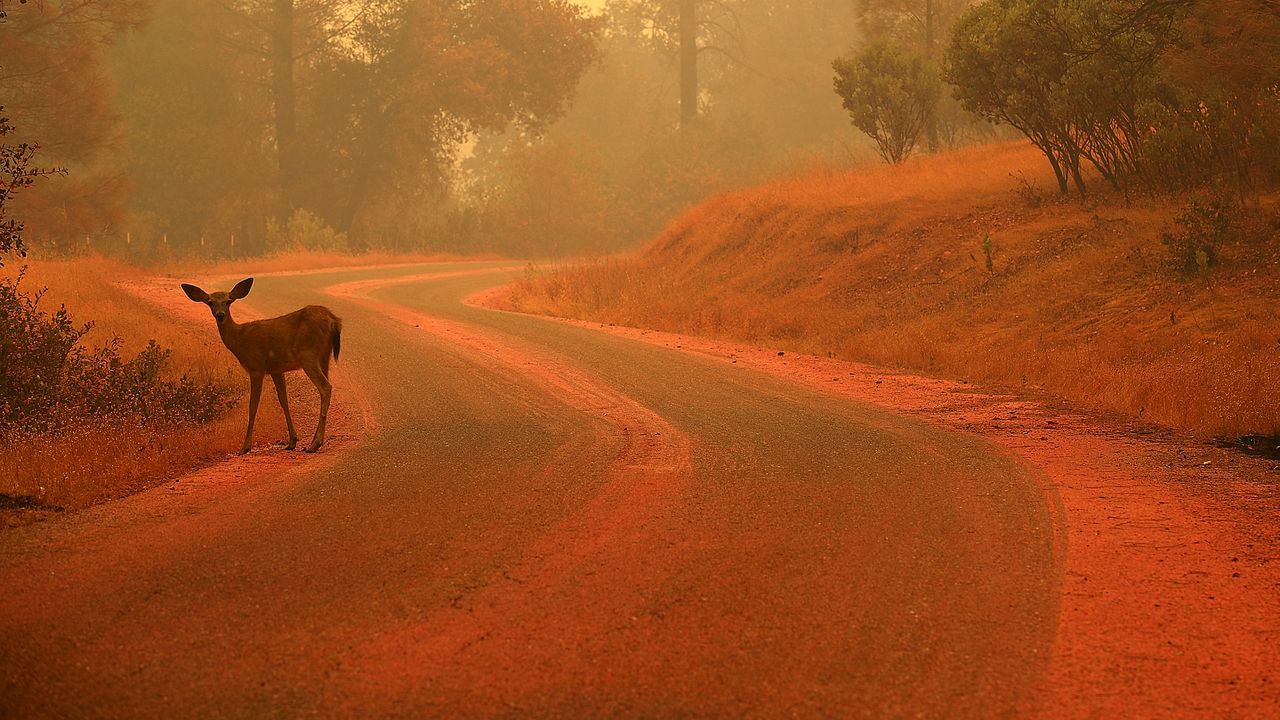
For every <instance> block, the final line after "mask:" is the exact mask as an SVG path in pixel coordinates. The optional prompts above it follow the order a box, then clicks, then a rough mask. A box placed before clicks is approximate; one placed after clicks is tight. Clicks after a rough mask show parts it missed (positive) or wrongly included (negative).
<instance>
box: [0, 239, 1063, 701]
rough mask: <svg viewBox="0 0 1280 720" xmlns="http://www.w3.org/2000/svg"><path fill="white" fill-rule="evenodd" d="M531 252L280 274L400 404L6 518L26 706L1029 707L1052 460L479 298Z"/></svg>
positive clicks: (8, 616)
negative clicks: (350, 425) (132, 491)
mask: <svg viewBox="0 0 1280 720" xmlns="http://www.w3.org/2000/svg"><path fill="white" fill-rule="evenodd" d="M507 277H509V273H508V272H507V271H504V270H502V269H500V268H497V265H496V264H494V265H489V266H485V265H475V264H456V265H438V266H431V267H422V266H418V267H412V268H379V269H370V270H356V271H351V270H349V271H342V272H333V273H312V274H305V275H297V276H276V277H264V278H260V279H259V282H258V283H257V284H256V285H255V288H254V296H253V298H252V301H253V302H254V306H255V308H256V309H258V310H259V311H261V312H264V313H266V314H276V313H280V312H285V311H288V310H291V309H293V308H296V307H297V306H299V305H302V304H307V303H315V302H322V303H323V304H327V305H329V306H330V307H331V308H333V309H334V310H335V311H336V312H337V313H338V314H339V315H340V316H342V317H343V319H344V337H343V355H342V361H341V367H340V370H339V373H338V375H337V378H336V380H335V385H336V390H335V403H343V402H347V403H350V402H352V400H351V399H350V398H347V399H345V400H344V396H343V392H344V384H343V379H344V378H350V379H352V380H357V381H358V384H359V386H360V387H361V388H362V397H361V400H362V402H364V403H367V407H368V411H369V412H370V413H371V414H372V416H373V418H374V419H375V420H376V422H371V423H369V424H368V428H369V430H368V432H367V433H365V436H364V437H362V438H360V439H359V441H358V442H353V443H350V445H349V447H348V448H347V449H345V450H342V451H340V452H339V451H329V452H327V453H326V451H322V452H321V453H320V454H319V456H317V457H316V458H303V459H300V460H298V461H297V462H291V465H290V468H291V469H290V470H288V471H287V472H267V473H258V474H257V475H255V474H254V473H253V471H252V467H253V466H252V465H251V464H246V465H244V466H243V467H244V468H245V470H244V474H243V477H242V478H241V479H239V480H237V481H235V482H229V483H225V484H216V483H206V484H204V485H197V486H196V487H195V488H194V489H189V490H187V491H186V492H184V493H183V494H181V495H175V494H174V493H173V491H172V490H171V489H166V488H163V487H162V488H157V489H156V490H153V491H151V492H147V493H143V494H141V495H138V496H135V497H133V498H130V499H128V500H124V501H120V502H116V503H111V504H108V505H104V506H100V507H98V508H95V509H93V510H91V511H87V512H84V513H80V514H77V515H75V516H72V517H69V518H65V519H62V520H59V521H57V522H50V523H43V524H38V525H33V526H29V527H25V528H19V529H16V530H13V531H9V532H7V533H5V534H4V535H3V536H0V587H3V588H4V592H3V593H0V714H2V715H3V716H5V717H124V716H129V717H212V716H218V717H277V716H278V717H297V716H319V717H351V716H388V717H395V716H401V717H424V716H425V717H431V716H449V717H456V716H468V717H489V716H519V717H599V716H622V717H688V716H734V717H738V716H745V717H776V716H800V717H849V716H872V717H883V716H933V717H975V716H977V717H990V716H998V715H1008V714H1016V713H1017V711H1018V710H1019V708H1023V707H1026V702H1027V698H1028V696H1029V695H1031V694H1034V693H1036V692H1037V688H1038V687H1039V684H1040V683H1041V682H1042V680H1043V676H1044V673H1045V668H1046V665H1047V663H1048V660H1049V656H1050V653H1051V645H1052V643H1053V640H1054V635H1055V630H1056V622H1057V617H1058V603H1059V589H1060V586H1061V581H1062V572H1063V552H1062V547H1061V540H1060V537H1061V528H1060V527H1058V526H1057V524H1056V523H1055V517H1056V514H1055V511H1054V498H1053V496H1052V494H1046V490H1045V488H1046V487H1047V485H1046V484H1045V483H1043V482H1041V479H1040V478H1038V477H1037V476H1036V474H1035V473H1034V472H1033V471H1031V470H1029V469H1028V468H1027V467H1025V466H1024V465H1021V464H1019V463H1018V462H1016V461H1014V460H1012V459H1009V458H1008V457H1007V456H1005V455H1002V454H1000V453H997V452H994V451H993V449H992V448H991V447H990V446H988V445H986V444H985V443H983V442H982V441H980V440H977V439H975V438H973V437H970V436H966V435H962V434H952V433H947V432H945V431H942V430H939V429H937V428H934V427H931V426H929V425H925V424H923V423H921V422H917V421H914V420H909V419H904V418H901V417H898V416H895V415H892V414H888V413H885V412H883V411H879V410H876V409H873V408H870V407H868V406H865V405H861V404H858V403H855V402H852V401H849V400H847V399H841V398H836V397H830V396H827V395H824V394H821V393H817V392H812V391H808V390H804V389H801V388H799V387H798V386H795V385H791V384H788V383H785V382H782V381H779V380H776V379H773V378H770V377H767V376H765V375H763V374H757V373H755V372H752V371H749V370H742V369H737V368H729V367H726V366H725V365H723V364H722V363H715V362H712V361H709V360H706V359H703V358H699V357H697V356H692V355H687V354H684V353H680V352H676V351H673V350H670V349H667V348H662V347H656V346H653V345H648V344H643V343H638V342H635V341H632V340H628V339H625V338H619V337H614V336H610V335H605V334H601V333H596V332H592V331H590V330H588V329H584V328H581V327H574V326H570V325H565V324H561V323H554V322H550V321H546V320H542V319H538V318H532V317H526V316H522V315H515V314H509V313H499V312H493V311H488V310H482V309H478V308H473V307H470V306H467V305H464V304H463V303H462V302H461V301H460V300H461V298H463V297H465V296H467V295H469V294H471V293H474V292H476V291H478V290H481V289H483V288H485V287H489V286H492V285H495V284H499V283H502V282H504V281H505V279H506V278H507ZM346 387H350V385H348V386H346ZM301 430H303V432H304V433H305V431H306V426H305V425H304V426H303V427H302V428H301ZM334 431H335V432H338V433H341V432H342V429H341V428H336V427H335V428H334ZM258 432H259V442H260V443H265V442H266V439H267V438H268V437H269V436H270V435H271V433H275V432H281V433H282V432H283V429H282V428H275V427H273V426H272V425H270V424H267V425H264V426H261V427H260V429H259V431H258ZM231 462H232V463H241V462H246V461H241V460H233V461H231ZM247 462H249V463H252V460H250V461H247ZM237 467H239V466H237Z"/></svg>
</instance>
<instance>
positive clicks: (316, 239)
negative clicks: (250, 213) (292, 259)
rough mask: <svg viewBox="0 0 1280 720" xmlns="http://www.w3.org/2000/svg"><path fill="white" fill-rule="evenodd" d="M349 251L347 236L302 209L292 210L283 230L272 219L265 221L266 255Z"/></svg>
mask: <svg viewBox="0 0 1280 720" xmlns="http://www.w3.org/2000/svg"><path fill="white" fill-rule="evenodd" d="M350 249H351V248H350V245H349V244H348V243H347V236H346V233H340V232H338V231H336V230H334V229H333V228H331V227H329V226H328V225H327V224H325V222H324V220H321V219H320V218H318V217H316V216H315V215H312V214H311V213H309V212H307V211H306V210H303V209H301V208H299V209H297V210H294V211H293V214H292V215H290V216H289V222H288V223H287V224H286V225H285V226H284V227H280V224H279V223H277V222H276V221H275V219H274V218H269V219H268V220H267V251H268V252H273V253H281V252H286V253H287V252H293V251H304V250H310V251H316V252H348V251H349V250H350Z"/></svg>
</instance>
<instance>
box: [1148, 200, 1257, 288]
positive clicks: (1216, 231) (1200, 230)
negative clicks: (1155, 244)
mask: <svg viewBox="0 0 1280 720" xmlns="http://www.w3.org/2000/svg"><path fill="white" fill-rule="evenodd" d="M1240 222H1241V219H1240V211H1239V208H1238V206H1237V205H1236V204H1235V203H1234V202H1232V201H1231V200H1229V199H1228V198H1226V197H1225V196H1224V195H1223V194H1222V193H1209V194H1207V195H1205V196H1201V197H1196V198H1193V199H1192V200H1191V201H1190V202H1189V203H1188V204H1187V206H1186V207H1185V208H1184V209H1183V210H1182V212H1181V213H1180V214H1179V215H1178V217H1177V218H1176V220H1175V223H1176V225H1177V227H1178V229H1177V231H1176V232H1173V233H1170V232H1165V233H1163V234H1161V236H1160V240H1161V242H1163V243H1164V244H1165V246H1166V247H1168V248H1169V250H1170V252H1172V253H1173V257H1174V262H1175V263H1176V264H1177V266H1178V269H1179V270H1181V271H1182V272H1183V273H1185V274H1187V275H1201V276H1204V275H1208V274H1209V272H1210V271H1211V270H1213V269H1214V268H1215V267H1217V265H1218V261H1219V260H1218V252H1219V247H1220V246H1221V245H1222V244H1224V243H1226V242H1227V241H1229V240H1232V239H1233V238H1235V237H1236V236H1237V235H1238V234H1239V232H1240Z"/></svg>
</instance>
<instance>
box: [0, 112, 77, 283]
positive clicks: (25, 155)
mask: <svg viewBox="0 0 1280 720" xmlns="http://www.w3.org/2000/svg"><path fill="white" fill-rule="evenodd" d="M3 113H4V106H2V105H0V138H4V137H5V136H6V135H8V134H9V133H11V132H13V126H12V125H10V124H9V118H7V117H4V115H3ZM39 149H40V146H39V145H30V144H28V143H16V144H12V145H11V144H9V143H7V142H0V267H4V256H5V255H7V254H9V253H17V254H18V256H19V257H21V256H23V255H26V252H27V249H26V241H25V239H24V238H23V230H24V229H25V224H24V223H23V222H21V221H19V220H17V219H16V218H13V217H10V214H9V208H8V205H9V203H10V201H11V200H13V198H14V196H16V195H17V194H18V193H19V192H21V191H22V190H24V189H26V188H29V187H31V186H32V185H33V184H34V183H35V181H36V180H37V179H38V178H40V177H43V176H46V175H52V174H56V173H61V172H64V171H62V170H57V169H54V170H46V169H41V168H37V167H32V166H31V161H32V160H33V159H34V158H35V155H36V151H37V150H39Z"/></svg>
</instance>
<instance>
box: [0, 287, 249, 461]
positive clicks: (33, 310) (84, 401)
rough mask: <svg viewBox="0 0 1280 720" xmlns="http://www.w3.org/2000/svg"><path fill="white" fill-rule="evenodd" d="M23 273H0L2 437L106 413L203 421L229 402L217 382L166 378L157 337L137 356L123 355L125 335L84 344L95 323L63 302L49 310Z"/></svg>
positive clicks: (143, 418)
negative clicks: (81, 319) (77, 318)
mask: <svg viewBox="0 0 1280 720" xmlns="http://www.w3.org/2000/svg"><path fill="white" fill-rule="evenodd" d="M22 278H23V274H22V273H19V274H18V276H17V277H16V278H5V279H4V280H0V437H3V436H9V435H15V434H19V433H21V434H29V433H47V432H53V431H56V430H59V429H63V428H65V427H67V426H69V425H71V424H74V423H76V422H79V421H84V420H92V419H95V418H108V417H131V418H137V419H139V420H141V421H144V422H160V423H168V424H184V423H203V422H208V421H209V420H212V419H214V418H215V417H217V416H218V415H220V414H221V413H222V412H223V411H224V410H226V409H227V408H228V407H229V406H230V404H231V402H230V397H231V395H230V393H229V392H228V391H227V390H226V389H224V388H221V387H219V386H217V385H215V384H213V383H210V382H197V381H195V380H192V379H190V378H188V377H186V376H185V375H184V376H182V377H180V378H178V379H176V380H173V379H168V378H166V377H165V375H164V373H163V370H164V366H165V363H166V361H167V360H168V358H169V351H168V350H165V349H163V348H161V347H160V346H159V345H157V344H156V343H155V341H152V342H151V343H149V344H148V345H147V347H146V349H145V350H143V351H142V352H140V353H138V355H137V356H136V357H134V358H132V359H125V358H122V357H121V356H120V345H121V342H120V339H119V338H114V339H112V340H111V342H109V343H108V344H106V345H104V346H102V347H98V348H90V347H86V346H85V345H84V344H82V343H81V340H82V339H83V338H84V336H85V334H86V333H88V332H89V330H90V329H91V328H92V327H93V324H92V323H85V324H83V325H77V324H76V323H75V322H73V321H72V319H71V316H70V314H69V313H68V312H67V309H66V308H65V307H60V308H59V309H58V310H57V311H56V312H54V313H52V314H49V313H46V312H44V311H43V310H41V308H40V300H41V298H42V297H43V295H44V292H43V290H41V291H37V292H35V293H27V292H25V291H24V290H23V288H22V287H21V283H22Z"/></svg>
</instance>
